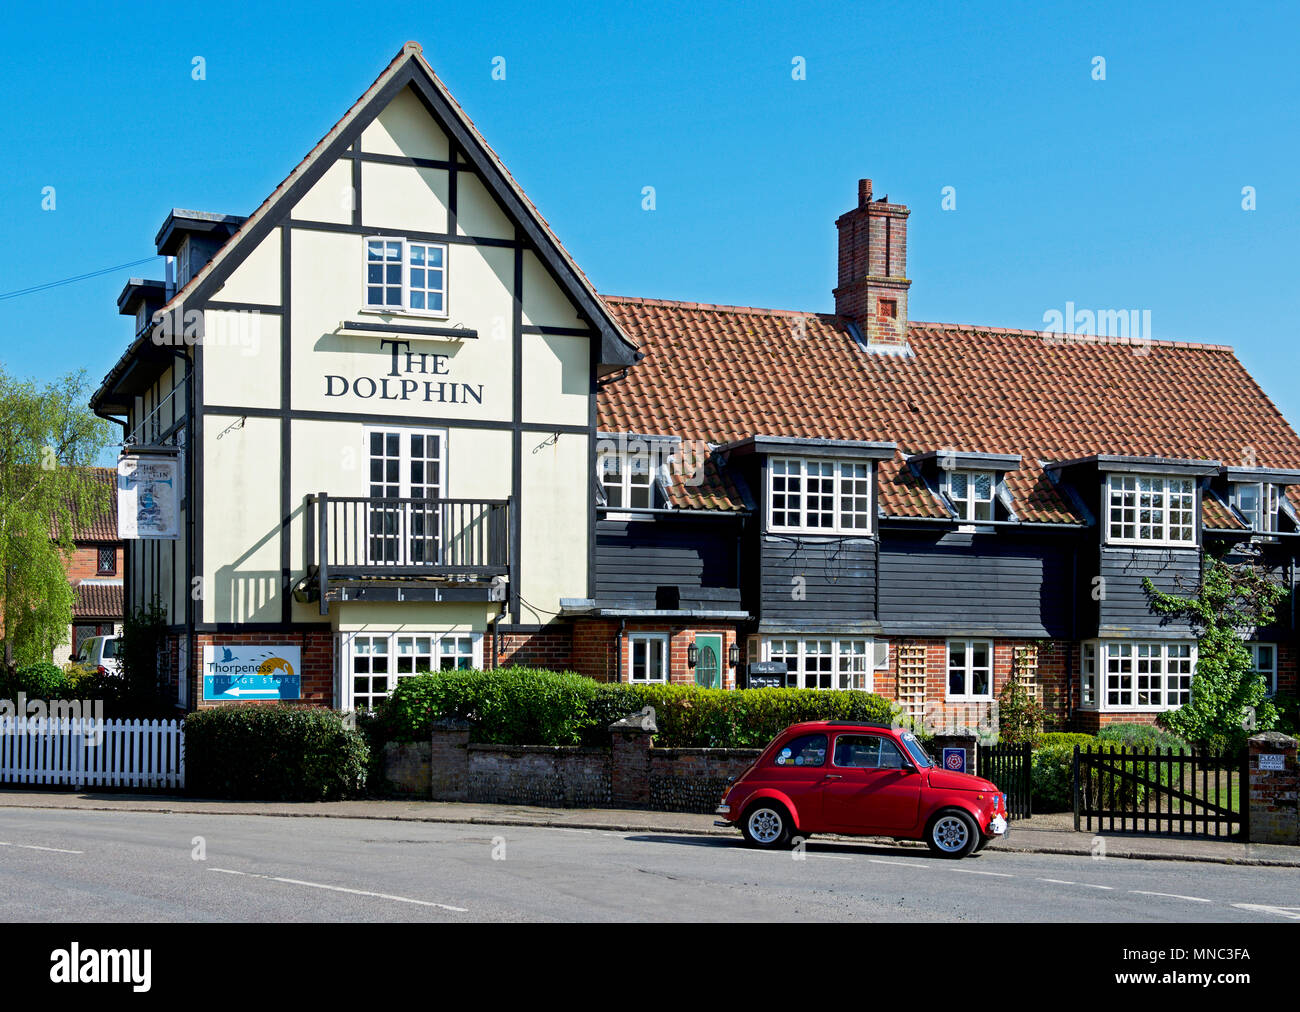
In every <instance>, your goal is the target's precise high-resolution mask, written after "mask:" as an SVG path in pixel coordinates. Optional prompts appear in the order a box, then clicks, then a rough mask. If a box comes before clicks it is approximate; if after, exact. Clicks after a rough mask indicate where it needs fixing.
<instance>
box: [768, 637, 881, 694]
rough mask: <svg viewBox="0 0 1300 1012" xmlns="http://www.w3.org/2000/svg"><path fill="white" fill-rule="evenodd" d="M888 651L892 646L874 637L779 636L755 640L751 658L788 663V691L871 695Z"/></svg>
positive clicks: (786, 667) (786, 681)
mask: <svg viewBox="0 0 1300 1012" xmlns="http://www.w3.org/2000/svg"><path fill="white" fill-rule="evenodd" d="M756 647H757V649H758V656H757V657H756V656H755V648H756ZM887 651H888V644H886V643H885V642H884V641H877V640H874V639H872V638H871V637H836V636H805V637H796V636H791V637H784V636H777V637H770V638H766V639H762V640H759V641H751V649H750V659H751V660H766V661H778V662H781V663H784V664H785V669H786V673H785V684H786V688H790V689H859V690H862V691H864V692H870V691H872V689H873V687H874V672H875V669H876V668H878V667H883V666H884V664H885V661H884V660H882V659H881V658H882V656H887Z"/></svg>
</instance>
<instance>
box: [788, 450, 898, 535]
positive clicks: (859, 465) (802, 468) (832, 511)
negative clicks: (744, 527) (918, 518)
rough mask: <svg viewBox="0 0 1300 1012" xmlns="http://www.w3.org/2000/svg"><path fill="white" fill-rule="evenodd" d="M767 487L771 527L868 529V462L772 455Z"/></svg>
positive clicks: (817, 530) (814, 530)
mask: <svg viewBox="0 0 1300 1012" xmlns="http://www.w3.org/2000/svg"><path fill="white" fill-rule="evenodd" d="M767 492H768V495H767V502H768V513H767V522H768V529H769V530H773V531H797V532H809V533H816V534H820V533H828V534H869V533H871V526H872V525H871V464H870V462H868V461H851V460H840V461H836V460H817V459H807V458H803V457H773V458H772V459H771V460H770V461H769V463H768V488H767Z"/></svg>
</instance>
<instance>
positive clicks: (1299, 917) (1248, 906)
mask: <svg viewBox="0 0 1300 1012" xmlns="http://www.w3.org/2000/svg"><path fill="white" fill-rule="evenodd" d="M1233 906H1234V907H1236V908H1237V909H1238V910H1250V911H1252V912H1258V913H1261V914H1277V916H1279V917H1289V918H1291V920H1293V921H1300V907H1270V906H1266V905H1265V904H1263V903H1234V904H1233Z"/></svg>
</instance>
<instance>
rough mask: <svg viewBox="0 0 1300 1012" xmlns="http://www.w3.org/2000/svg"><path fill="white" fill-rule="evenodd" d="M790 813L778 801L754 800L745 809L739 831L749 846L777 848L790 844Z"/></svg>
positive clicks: (765, 848)
mask: <svg viewBox="0 0 1300 1012" xmlns="http://www.w3.org/2000/svg"><path fill="white" fill-rule="evenodd" d="M791 822H792V820H791V818H790V813H789V812H788V811H786V808H785V805H783V804H781V803H780V802H779V801H768V800H766V799H765V800H762V801H756V802H755V803H754V804H752V805H750V806H749V808H748V809H746V810H745V814H744V817H743V818H742V819H741V820H740V831H741V832H742V833H744V834H745V842H746V843H748V844H749V845H750V846H751V847H759V848H761V849H763V850H777V849H779V848H781V847H787V846H789V845H790V836H791V831H792V829H793V828H794V827H793V826H792V825H791Z"/></svg>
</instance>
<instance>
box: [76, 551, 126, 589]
mask: <svg viewBox="0 0 1300 1012" xmlns="http://www.w3.org/2000/svg"><path fill="white" fill-rule="evenodd" d="M115 554H116V556H117V568H116V570H115V571H114V572H113V573H112V574H108V573H100V572H99V545H96V544H83V543H78V544H77V545H76V547H75V548H74V549H73V552H72V558H71V559H70V560H69V561H68V567H67V569H68V581H69V582H70V583H76V582H78V581H79V580H85V579H87V578H89V577H95V576H102V577H103V578H105V579H107V578H108V577H109V576H110V575H112V576H115V577H120V576H121V575H122V546H121V545H118V546H117V547H116V549H115Z"/></svg>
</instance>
